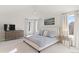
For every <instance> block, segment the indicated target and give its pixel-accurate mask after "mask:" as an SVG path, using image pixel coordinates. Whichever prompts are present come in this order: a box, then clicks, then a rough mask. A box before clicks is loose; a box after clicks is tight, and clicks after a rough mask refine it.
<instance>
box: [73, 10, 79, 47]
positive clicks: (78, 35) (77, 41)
mask: <svg viewBox="0 0 79 59" xmlns="http://www.w3.org/2000/svg"><path fill="white" fill-rule="evenodd" d="M74 15H75V25H74V45H75V46H76V47H78V48H79V11H75V12H74Z"/></svg>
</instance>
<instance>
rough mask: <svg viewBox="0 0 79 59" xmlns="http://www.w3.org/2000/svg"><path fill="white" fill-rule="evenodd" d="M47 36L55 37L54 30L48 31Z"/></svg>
mask: <svg viewBox="0 0 79 59" xmlns="http://www.w3.org/2000/svg"><path fill="white" fill-rule="evenodd" d="M47 36H48V37H51V38H53V37H56V32H55V31H50V32H48V35H47Z"/></svg>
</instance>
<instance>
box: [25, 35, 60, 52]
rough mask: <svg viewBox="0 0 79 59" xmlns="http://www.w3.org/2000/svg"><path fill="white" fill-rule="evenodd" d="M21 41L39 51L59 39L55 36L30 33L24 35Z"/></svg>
mask: <svg viewBox="0 0 79 59" xmlns="http://www.w3.org/2000/svg"><path fill="white" fill-rule="evenodd" d="M23 41H24V42H25V43H27V44H29V45H30V46H31V47H33V48H34V49H36V50H37V51H38V52H39V53H40V52H41V51H42V50H43V49H45V48H47V47H49V46H51V45H53V44H55V43H57V42H58V41H59V40H58V38H57V36H53V37H46V36H41V35H32V36H30V37H25V39H24V40H23Z"/></svg>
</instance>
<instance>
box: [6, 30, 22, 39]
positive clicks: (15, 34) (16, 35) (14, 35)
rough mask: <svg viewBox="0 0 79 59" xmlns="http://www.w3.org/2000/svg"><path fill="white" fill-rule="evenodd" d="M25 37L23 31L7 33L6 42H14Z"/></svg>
mask: <svg viewBox="0 0 79 59" xmlns="http://www.w3.org/2000/svg"><path fill="white" fill-rule="evenodd" d="M21 37H24V31H23V30H14V31H5V40H13V39H18V38H21Z"/></svg>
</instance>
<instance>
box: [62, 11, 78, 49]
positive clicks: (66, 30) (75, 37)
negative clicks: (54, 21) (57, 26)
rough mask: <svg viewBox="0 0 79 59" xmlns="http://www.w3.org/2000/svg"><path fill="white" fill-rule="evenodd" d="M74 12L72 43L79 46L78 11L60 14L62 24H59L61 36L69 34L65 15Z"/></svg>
mask: <svg viewBox="0 0 79 59" xmlns="http://www.w3.org/2000/svg"><path fill="white" fill-rule="evenodd" d="M71 14H74V17H75V23H74V38H73V43H72V45H73V46H75V47H78V48H79V11H78V10H77V11H71V12H68V13H64V14H62V15H61V16H62V20H61V22H62V24H61V36H69V28H68V22H67V16H68V15H71Z"/></svg>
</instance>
